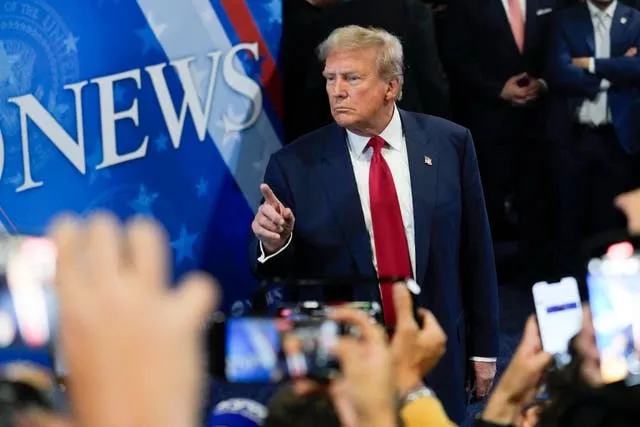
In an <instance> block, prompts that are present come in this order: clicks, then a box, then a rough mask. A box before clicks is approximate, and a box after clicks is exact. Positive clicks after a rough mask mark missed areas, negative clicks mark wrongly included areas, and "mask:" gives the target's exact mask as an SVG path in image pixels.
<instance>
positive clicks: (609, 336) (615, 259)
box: [587, 241, 640, 386]
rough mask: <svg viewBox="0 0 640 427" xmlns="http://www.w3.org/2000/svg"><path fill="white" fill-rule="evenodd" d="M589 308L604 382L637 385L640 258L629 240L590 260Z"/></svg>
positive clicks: (639, 369) (639, 368)
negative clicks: (622, 382) (621, 382)
mask: <svg viewBox="0 0 640 427" xmlns="http://www.w3.org/2000/svg"><path fill="white" fill-rule="evenodd" d="M587 287H588V291H589V305H590V307H591V316H592V318H593V326H594V330H595V335H596V344H597V347H598V351H599V353H600V371H601V375H602V380H603V382H604V383H614V382H619V381H624V382H626V383H627V385H631V386H632V385H637V384H640V255H639V254H638V252H637V247H636V246H634V245H633V244H632V243H631V241H622V242H619V243H616V244H613V245H610V246H609V247H608V249H607V251H606V253H605V254H604V255H603V256H601V257H594V258H592V259H591V260H590V261H589V264H588V274H587Z"/></svg>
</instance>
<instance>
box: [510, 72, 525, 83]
mask: <svg viewBox="0 0 640 427" xmlns="http://www.w3.org/2000/svg"><path fill="white" fill-rule="evenodd" d="M527 76H528V74H527V73H526V72H524V73H520V74H518V75H517V76H513V77H511V80H512V81H514V82H517V81H518V80H520V79H522V78H524V77H527Z"/></svg>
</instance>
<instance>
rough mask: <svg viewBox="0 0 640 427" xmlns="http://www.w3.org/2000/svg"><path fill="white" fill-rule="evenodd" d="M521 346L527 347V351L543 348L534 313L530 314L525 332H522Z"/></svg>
mask: <svg viewBox="0 0 640 427" xmlns="http://www.w3.org/2000/svg"><path fill="white" fill-rule="evenodd" d="M520 346H521V347H523V348H525V349H526V351H538V350H541V349H542V342H541V340H540V332H539V330H538V321H537V320H536V316H534V315H531V316H529V318H528V319H527V323H526V324H525V326H524V332H523V334H522V340H521V341H520Z"/></svg>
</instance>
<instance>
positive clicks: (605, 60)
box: [548, 0, 640, 275]
mask: <svg viewBox="0 0 640 427" xmlns="http://www.w3.org/2000/svg"><path fill="white" fill-rule="evenodd" d="M638 49H640V12H639V11H637V10H634V9H632V8H630V7H628V6H625V5H624V4H622V3H619V2H618V1H617V0H588V1H586V2H585V3H582V4H577V5H574V6H572V7H569V8H567V9H565V10H563V11H561V12H559V13H558V15H557V17H556V19H555V22H554V26H553V37H552V41H551V49H550V57H549V72H548V79H549V87H550V90H551V94H552V95H553V96H552V103H551V114H550V119H549V122H548V129H549V130H548V134H549V136H550V141H551V143H552V147H553V164H554V168H553V169H554V175H555V181H556V186H557V189H558V193H557V195H558V203H557V212H556V215H555V220H556V230H557V234H556V245H555V246H556V251H557V253H556V256H555V259H556V261H557V270H558V274H560V275H578V274H580V271H581V261H582V260H581V259H580V254H581V252H580V249H581V247H582V243H583V239H584V238H587V237H590V236H593V235H596V234H598V233H602V232H605V231H611V230H617V229H621V228H623V227H624V217H623V215H622V214H621V213H620V212H618V211H617V210H616V209H615V207H614V206H613V200H614V198H615V197H616V196H617V195H618V194H620V193H622V192H624V191H628V190H630V189H632V188H636V187H637V186H639V185H640V173H639V172H638V164H640V77H639V76H640V56H638Z"/></svg>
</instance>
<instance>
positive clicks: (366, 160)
mask: <svg viewBox="0 0 640 427" xmlns="http://www.w3.org/2000/svg"><path fill="white" fill-rule="evenodd" d="M380 137H382V139H384V140H385V141H386V142H387V144H386V145H385V146H384V147H383V148H382V157H383V158H384V159H385V161H386V162H387V164H388V165H389V169H390V170H391V175H392V176H393V183H394V185H395V187H396V194H397V195H398V203H399V204H400V213H401V214H402V222H403V224H404V231H405V234H406V236H407V245H408V246H409V256H410V257H411V269H412V271H413V277H416V238H415V227H414V218H413V196H412V194H411V174H410V172H409V158H408V156H407V144H406V140H405V137H404V131H403V129H402V120H401V119H400V112H399V111H398V108H397V107H396V108H395V109H394V111H393V116H392V117H391V121H390V122H389V124H388V125H387V127H386V128H385V129H384V130H383V131H382V132H381V133H380ZM369 139H371V138H370V137H367V136H360V135H356V134H355V133H353V132H351V131H349V130H347V143H348V144H349V155H350V157H351V164H352V165H353V173H354V175H355V178H356V187H357V188H358V195H359V196H360V205H361V206H362V213H363V216H364V223H365V226H366V228H367V232H368V233H369V238H370V242H371V251H372V253H373V266H374V267H375V269H376V271H377V270H378V265H377V260H376V251H375V241H374V236H373V223H372V220H371V204H370V200H369V168H370V165H371V157H372V155H373V148H371V147H367V144H368V143H369ZM294 214H295V212H294ZM290 242H291V238H289V241H288V242H287V243H286V244H285V246H284V247H283V248H282V249H280V250H279V251H278V252H276V253H274V254H271V255H269V256H265V253H264V250H263V248H262V244H260V251H261V256H260V257H259V258H258V261H259V262H265V261H267V260H268V259H270V258H271V257H273V256H275V255H277V254H278V253H280V252H282V251H283V250H284V249H285V248H286V247H287V246H289V243H290ZM471 360H474V361H477V362H495V361H496V358H495V357H472V358H471Z"/></svg>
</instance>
